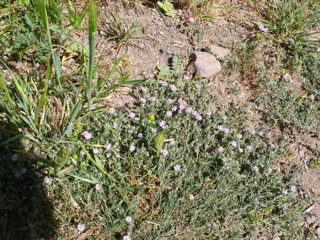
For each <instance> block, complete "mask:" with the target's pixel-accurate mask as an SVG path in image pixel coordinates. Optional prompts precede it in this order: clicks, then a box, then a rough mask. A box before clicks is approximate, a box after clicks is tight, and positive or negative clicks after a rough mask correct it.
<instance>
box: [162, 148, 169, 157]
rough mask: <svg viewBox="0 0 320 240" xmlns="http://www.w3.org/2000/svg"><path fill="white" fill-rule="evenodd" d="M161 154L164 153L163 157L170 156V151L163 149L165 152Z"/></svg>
mask: <svg viewBox="0 0 320 240" xmlns="http://www.w3.org/2000/svg"><path fill="white" fill-rule="evenodd" d="M161 153H162V155H163V156H168V154H169V151H168V150H167V149H163V150H162V151H161Z"/></svg>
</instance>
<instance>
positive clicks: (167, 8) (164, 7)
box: [157, 0, 174, 17]
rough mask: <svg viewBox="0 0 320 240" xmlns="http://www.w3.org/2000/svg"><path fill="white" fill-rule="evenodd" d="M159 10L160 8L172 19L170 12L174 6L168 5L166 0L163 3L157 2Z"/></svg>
mask: <svg viewBox="0 0 320 240" xmlns="http://www.w3.org/2000/svg"><path fill="white" fill-rule="evenodd" d="M157 4H158V6H159V8H161V9H162V10H163V11H164V12H165V13H166V14H167V15H169V16H170V17H172V16H173V15H172V10H174V6H173V4H172V3H170V2H169V1H168V0H164V2H163V3H162V2H160V1H158V2H157Z"/></svg>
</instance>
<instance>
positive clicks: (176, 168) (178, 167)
mask: <svg viewBox="0 0 320 240" xmlns="http://www.w3.org/2000/svg"><path fill="white" fill-rule="evenodd" d="M173 169H174V170H175V171H176V172H178V171H180V169H181V166H180V165H175V166H174V167H173Z"/></svg>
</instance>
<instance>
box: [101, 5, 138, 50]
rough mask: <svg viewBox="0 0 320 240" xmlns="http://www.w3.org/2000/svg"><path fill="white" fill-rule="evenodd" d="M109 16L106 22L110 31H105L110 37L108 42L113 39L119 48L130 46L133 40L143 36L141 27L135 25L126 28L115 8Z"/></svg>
mask: <svg viewBox="0 0 320 240" xmlns="http://www.w3.org/2000/svg"><path fill="white" fill-rule="evenodd" d="M110 15H111V19H108V21H107V23H108V24H109V26H110V29H109V30H108V31H107V33H108V34H109V35H110V37H108V40H110V39H114V40H115V41H116V42H117V43H118V46H119V47H122V46H125V45H127V44H130V43H131V42H132V41H133V40H135V39H138V38H140V37H142V36H143V35H142V34H141V31H142V29H143V27H142V26H140V25H137V24H135V23H132V24H131V26H128V25H127V23H126V22H125V20H124V19H122V18H121V17H120V16H119V13H118V11H117V9H116V8H115V10H114V12H113V13H111V14H110Z"/></svg>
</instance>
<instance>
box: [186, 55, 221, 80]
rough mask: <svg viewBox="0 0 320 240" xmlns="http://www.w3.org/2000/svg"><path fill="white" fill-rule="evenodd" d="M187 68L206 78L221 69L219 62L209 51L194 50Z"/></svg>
mask: <svg viewBox="0 0 320 240" xmlns="http://www.w3.org/2000/svg"><path fill="white" fill-rule="evenodd" d="M190 58H191V61H190V63H189V66H188V67H187V70H190V71H193V72H195V73H196V74H197V75H198V76H201V77H204V78H208V77H211V76H213V75H215V74H217V73H218V72H220V71H221V64H220V62H219V61H218V60H217V59H216V58H215V57H214V56H213V55H212V54H210V53H207V52H194V53H193V54H191V56H190Z"/></svg>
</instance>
